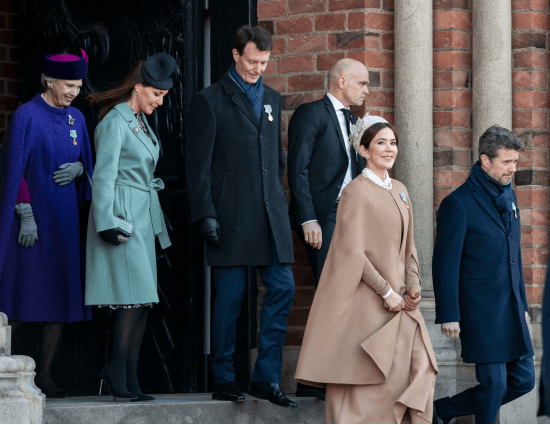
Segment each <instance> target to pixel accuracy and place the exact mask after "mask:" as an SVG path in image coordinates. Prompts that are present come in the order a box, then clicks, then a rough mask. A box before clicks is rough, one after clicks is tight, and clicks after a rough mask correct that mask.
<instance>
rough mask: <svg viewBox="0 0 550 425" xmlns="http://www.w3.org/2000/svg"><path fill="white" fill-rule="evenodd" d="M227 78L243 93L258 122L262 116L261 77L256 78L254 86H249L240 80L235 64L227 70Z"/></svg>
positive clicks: (262, 93)
mask: <svg viewBox="0 0 550 425" xmlns="http://www.w3.org/2000/svg"><path fill="white" fill-rule="evenodd" d="M229 77H231V79H232V80H233V81H235V83H236V84H237V85H238V86H239V88H240V89H241V90H242V91H243V93H244V94H245V96H246V98H247V99H248V101H249V102H250V105H252V109H254V113H255V114H256V116H257V117H258V121H259V120H260V117H261V115H262V103H263V99H264V84H263V82H262V77H260V78H258V81H256V84H254V85H253V86H251V85H250V84H248V83H246V82H245V81H244V80H243V79H242V78H241V76H240V75H239V73H238V72H237V70H236V69H235V64H233V65H231V68H230V69H229Z"/></svg>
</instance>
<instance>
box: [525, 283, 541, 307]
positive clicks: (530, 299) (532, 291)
mask: <svg viewBox="0 0 550 425" xmlns="http://www.w3.org/2000/svg"><path fill="white" fill-rule="evenodd" d="M543 295H544V286H531V285H527V282H526V285H525V299H526V300H527V304H529V305H531V304H542V298H543Z"/></svg>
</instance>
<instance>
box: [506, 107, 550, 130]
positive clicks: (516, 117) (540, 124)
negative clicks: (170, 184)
mask: <svg viewBox="0 0 550 425" xmlns="http://www.w3.org/2000/svg"><path fill="white" fill-rule="evenodd" d="M546 118H547V117H546V112H542V111H513V113H512V128H544V129H546V121H547V120H546Z"/></svg>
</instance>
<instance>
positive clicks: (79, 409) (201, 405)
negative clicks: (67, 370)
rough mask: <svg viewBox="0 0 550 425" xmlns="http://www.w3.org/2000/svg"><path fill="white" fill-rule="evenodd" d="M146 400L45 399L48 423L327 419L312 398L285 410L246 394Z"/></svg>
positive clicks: (167, 396) (322, 405)
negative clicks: (223, 397)
mask: <svg viewBox="0 0 550 425" xmlns="http://www.w3.org/2000/svg"><path fill="white" fill-rule="evenodd" d="M155 397H156V400H155V401H152V402H147V403H132V402H113V398H112V397H110V396H101V397H68V398H65V399H50V400H46V404H45V408H44V417H43V423H45V424H54V423H55V424H69V423H71V424H85V423H95V424H106V423H111V424H130V423H131V424H142V423H151V424H158V423H165V424H181V423H197V424H206V423H218V424H235V423H256V424H261V423H287V424H298V423H302V424H308V423H311V424H312V423H324V422H325V403H324V402H323V401H321V400H318V399H316V398H313V397H311V398H310V397H299V398H293V400H294V401H295V402H296V403H297V404H298V408H297V409H285V408H283V407H279V406H275V405H273V404H271V403H270V402H268V401H266V400H258V399H256V398H254V397H251V396H248V395H247V396H246V401H245V402H228V401H217V400H212V394H210V393H209V394H162V395H155Z"/></svg>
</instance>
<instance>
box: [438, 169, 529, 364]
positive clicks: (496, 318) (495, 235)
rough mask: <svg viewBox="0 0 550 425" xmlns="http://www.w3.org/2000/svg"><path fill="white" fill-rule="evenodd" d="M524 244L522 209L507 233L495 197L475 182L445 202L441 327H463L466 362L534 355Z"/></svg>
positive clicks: (440, 241)
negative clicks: (523, 263) (493, 198)
mask: <svg viewBox="0 0 550 425" xmlns="http://www.w3.org/2000/svg"><path fill="white" fill-rule="evenodd" d="M514 202H515V203H516V205H517V200H516V199H515V195H514ZM520 239H521V219H520V215H519V210H517V218H515V217H512V225H511V226H510V228H509V230H508V232H506V230H505V228H504V224H503V222H502V218H501V217H500V214H499V213H498V211H497V209H496V207H495V206H494V204H493V202H492V201H491V198H490V197H489V195H487V193H486V192H485V190H484V189H482V188H481V187H479V186H477V185H476V184H475V183H473V182H472V180H471V179H470V178H468V179H467V180H466V183H464V184H463V185H462V186H460V187H459V188H457V189H456V190H455V191H454V192H452V193H451V194H450V195H448V196H447V197H446V198H445V199H443V201H442V202H441V206H440V207H439V211H438V213H437V237H436V240H435V246H434V253H433V259H432V272H433V285H434V293H435V303H436V315H435V323H449V322H460V329H461V332H460V340H461V343H462V357H463V359H464V362H466V363H501V362H511V361H513V360H517V359H519V358H520V357H526V356H532V355H533V346H532V344H531V337H530V335H529V329H528V328H527V322H526V320H525V312H526V311H527V300H526V297H525V284H524V282H523V269H522V264H521V246H520Z"/></svg>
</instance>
